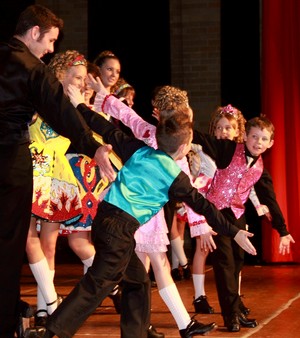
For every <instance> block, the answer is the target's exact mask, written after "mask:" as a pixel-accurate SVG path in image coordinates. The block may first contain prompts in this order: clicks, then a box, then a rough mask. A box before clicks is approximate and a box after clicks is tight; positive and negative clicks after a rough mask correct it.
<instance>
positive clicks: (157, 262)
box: [149, 252, 191, 330]
mask: <svg viewBox="0 0 300 338" xmlns="http://www.w3.org/2000/svg"><path fill="white" fill-rule="evenodd" d="M149 257H150V261H151V265H152V268H153V272H154V275H155V280H156V282H157V287H158V289H159V294H160V296H161V297H162V299H163V301H164V302H165V303H166V305H167V306H168V308H169V310H170V312H171V313H172V315H173V317H174V319H175V321H176V324H177V326H178V328H179V330H182V329H185V328H186V327H187V326H188V324H189V323H190V321H191V318H190V315H189V314H188V312H187V310H186V308H185V306H184V304H183V302H182V300H181V297H180V295H179V292H178V290H177V287H176V285H175V283H174V281H173V279H172V276H171V274H170V264H169V261H168V258H167V255H166V253H165V252H156V253H150V254H149Z"/></svg>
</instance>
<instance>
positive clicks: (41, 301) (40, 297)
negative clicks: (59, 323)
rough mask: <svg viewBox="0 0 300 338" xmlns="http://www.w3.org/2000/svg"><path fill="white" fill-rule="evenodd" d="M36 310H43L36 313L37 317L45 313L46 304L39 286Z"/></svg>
mask: <svg viewBox="0 0 300 338" xmlns="http://www.w3.org/2000/svg"><path fill="white" fill-rule="evenodd" d="M36 309H37V312H38V311H40V310H44V311H45V312H44V311H41V312H38V313H37V316H38V317H43V316H46V315H47V304H46V302H45V299H44V297H43V294H42V291H41V289H40V287H39V286H38V287H37V306H36Z"/></svg>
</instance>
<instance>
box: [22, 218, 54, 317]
mask: <svg viewBox="0 0 300 338" xmlns="http://www.w3.org/2000/svg"><path fill="white" fill-rule="evenodd" d="M58 228H59V224H58V223H47V224H42V227H41V231H40V236H39V235H38V233H37V230H36V219H35V218H32V219H31V223H30V229H29V232H28V238H27V243H26V253H27V257H28V262H29V266H30V269H31V271H32V273H33V275H34V277H35V280H36V282H37V285H38V294H37V297H38V301H37V310H38V313H37V314H38V315H40V316H45V315H47V313H48V314H51V313H52V312H53V311H54V310H55V309H56V307H57V302H56V300H57V293H56V291H55V287H54V283H53V278H54V273H55V271H54V256H55V246H56V240H57V236H58ZM47 304H50V305H49V306H47ZM40 310H43V311H40ZM39 311H40V312H39Z"/></svg>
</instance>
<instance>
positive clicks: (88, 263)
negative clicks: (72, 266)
mask: <svg viewBox="0 0 300 338" xmlns="http://www.w3.org/2000/svg"><path fill="white" fill-rule="evenodd" d="M94 257H95V256H94V255H93V256H91V257H90V258H87V259H83V260H81V262H82V263H83V274H84V275H85V273H86V272H87V269H88V268H89V267H90V266H91V265H92V264H93V260H94Z"/></svg>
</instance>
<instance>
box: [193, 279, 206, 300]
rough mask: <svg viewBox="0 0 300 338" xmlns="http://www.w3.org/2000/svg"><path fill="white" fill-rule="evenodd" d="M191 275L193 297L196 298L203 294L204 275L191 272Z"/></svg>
mask: <svg viewBox="0 0 300 338" xmlns="http://www.w3.org/2000/svg"><path fill="white" fill-rule="evenodd" d="M192 277H193V283H194V289H195V299H197V298H198V297H200V296H205V288H204V281H205V275H194V274H192Z"/></svg>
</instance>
